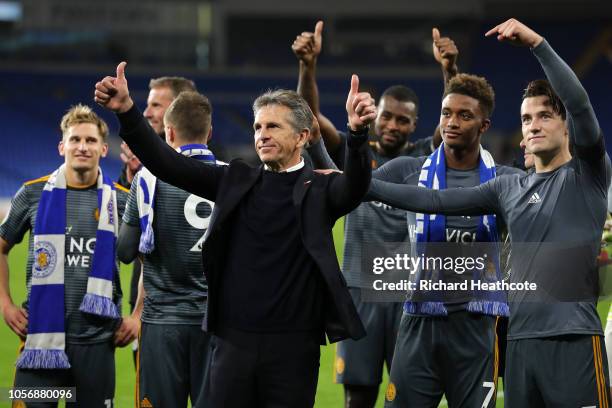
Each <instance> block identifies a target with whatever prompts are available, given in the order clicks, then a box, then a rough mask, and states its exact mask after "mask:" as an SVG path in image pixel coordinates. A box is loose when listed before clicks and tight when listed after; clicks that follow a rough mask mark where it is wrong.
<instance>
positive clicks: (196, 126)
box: [164, 92, 212, 142]
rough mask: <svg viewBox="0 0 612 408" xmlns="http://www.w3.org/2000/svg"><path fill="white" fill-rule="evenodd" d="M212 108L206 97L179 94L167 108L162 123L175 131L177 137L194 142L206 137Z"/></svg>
mask: <svg viewBox="0 0 612 408" xmlns="http://www.w3.org/2000/svg"><path fill="white" fill-rule="evenodd" d="M211 115H212V106H211V104H210V101H209V100H208V98H207V97H205V96H204V95H202V94H199V93H197V92H181V93H180V94H179V95H178V96H177V97H176V99H174V101H172V103H171V104H170V106H168V109H167V110H166V113H165V114H164V122H165V123H166V124H168V125H170V126H173V127H174V128H175V129H176V132H177V134H178V135H179V137H181V138H182V139H184V140H185V141H189V142H195V141H198V140H199V139H201V138H202V137H206V136H208V133H209V132H210V126H211Z"/></svg>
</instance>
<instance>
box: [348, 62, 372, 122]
mask: <svg viewBox="0 0 612 408" xmlns="http://www.w3.org/2000/svg"><path fill="white" fill-rule="evenodd" d="M346 113H348V124H349V127H350V128H351V130H352V131H355V132H359V131H362V130H363V129H364V128H366V127H367V126H369V125H370V123H372V121H373V120H374V119H375V118H376V105H375V104H374V99H373V98H372V97H371V96H370V94H369V93H367V92H359V77H358V76H357V75H355V74H353V76H352V77H351V90H350V91H349V94H348V97H347V98H346Z"/></svg>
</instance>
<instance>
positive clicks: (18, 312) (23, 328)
mask: <svg viewBox="0 0 612 408" xmlns="http://www.w3.org/2000/svg"><path fill="white" fill-rule="evenodd" d="M2 314H3V316H4V321H5V322H6V325H7V326H8V327H9V328H10V329H11V330H12V331H14V332H15V334H16V335H18V336H19V337H20V338H22V339H25V337H26V335H27V334H28V312H26V311H25V309H23V308H21V307H18V306H15V305H14V304H12V303H11V304H9V305H6V306H5V307H4V310H3V311H2Z"/></svg>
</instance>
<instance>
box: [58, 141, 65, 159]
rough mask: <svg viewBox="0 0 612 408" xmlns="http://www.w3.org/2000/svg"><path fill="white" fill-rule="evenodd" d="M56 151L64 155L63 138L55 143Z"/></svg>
mask: <svg viewBox="0 0 612 408" xmlns="http://www.w3.org/2000/svg"><path fill="white" fill-rule="evenodd" d="M57 151H58V152H59V155H60V156H62V157H64V139H62V140H60V142H59V143H58V144H57Z"/></svg>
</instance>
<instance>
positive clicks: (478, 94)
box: [442, 74, 495, 118]
mask: <svg viewBox="0 0 612 408" xmlns="http://www.w3.org/2000/svg"><path fill="white" fill-rule="evenodd" d="M449 94H459V95H465V96H469V97H472V98H474V99H476V100H478V103H479V105H480V109H482V112H483V113H484V115H485V117H487V118H490V117H491V114H493V110H494V109H495V92H494V91H493V87H492V86H491V84H489V82H488V81H487V80H486V79H485V78H483V77H480V76H477V75H471V74H458V75H455V76H454V77H452V78H451V80H450V81H448V84H447V85H446V88H445V89H444V95H443V96H442V99H444V98H446V96H447V95H449Z"/></svg>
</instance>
